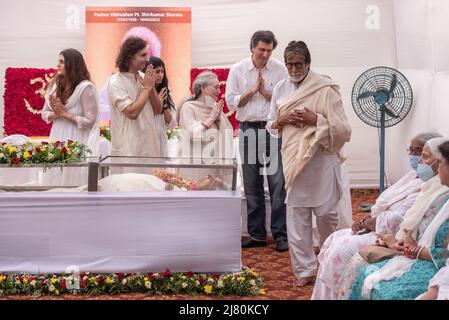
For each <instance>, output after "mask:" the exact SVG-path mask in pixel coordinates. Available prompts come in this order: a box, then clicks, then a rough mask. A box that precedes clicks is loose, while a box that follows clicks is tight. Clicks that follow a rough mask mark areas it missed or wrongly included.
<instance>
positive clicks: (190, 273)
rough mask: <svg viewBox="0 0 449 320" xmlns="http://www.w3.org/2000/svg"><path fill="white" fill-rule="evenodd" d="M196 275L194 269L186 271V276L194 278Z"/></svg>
mask: <svg viewBox="0 0 449 320" xmlns="http://www.w3.org/2000/svg"><path fill="white" fill-rule="evenodd" d="M194 275H195V273H193V272H192V271H189V272H187V273H186V276H187V277H189V278H192V277H193V276H194Z"/></svg>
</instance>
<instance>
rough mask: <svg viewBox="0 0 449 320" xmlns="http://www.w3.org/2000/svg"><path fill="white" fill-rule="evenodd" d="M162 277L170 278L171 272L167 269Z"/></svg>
mask: <svg viewBox="0 0 449 320" xmlns="http://www.w3.org/2000/svg"><path fill="white" fill-rule="evenodd" d="M162 276H163V277H164V278H168V277H170V270H168V269H167V270H166V271H164V272H162Z"/></svg>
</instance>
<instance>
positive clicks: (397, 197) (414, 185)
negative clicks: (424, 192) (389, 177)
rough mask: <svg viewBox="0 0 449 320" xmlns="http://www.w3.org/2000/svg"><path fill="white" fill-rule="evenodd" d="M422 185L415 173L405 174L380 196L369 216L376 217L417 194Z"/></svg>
mask: <svg viewBox="0 0 449 320" xmlns="http://www.w3.org/2000/svg"><path fill="white" fill-rule="evenodd" d="M422 184H423V182H422V181H421V180H420V179H419V178H417V176H416V171H414V170H413V171H410V172H408V173H406V174H405V175H404V176H403V177H402V178H401V179H399V181H397V182H396V183H395V184H393V185H392V186H391V187H389V188H388V189H387V190H385V191H384V192H382V193H381V194H380V196H379V197H378V198H377V200H376V203H375V204H374V205H373V206H372V207H371V216H372V217H373V218H374V217H377V216H378V215H379V214H381V213H382V212H385V211H386V210H388V208H389V207H391V205H393V204H395V203H396V202H398V201H401V200H402V199H404V198H406V197H407V196H408V195H410V194H411V193H415V192H419V191H420V190H421V185H422Z"/></svg>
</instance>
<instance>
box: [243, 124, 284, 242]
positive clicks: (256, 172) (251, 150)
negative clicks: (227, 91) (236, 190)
mask: <svg viewBox="0 0 449 320" xmlns="http://www.w3.org/2000/svg"><path fill="white" fill-rule="evenodd" d="M239 149H240V150H239V151H240V157H241V160H242V173H243V186H244V188H245V196H246V207H247V213H248V233H249V235H250V237H251V238H252V239H254V240H257V241H265V240H266V237H267V230H266V227H265V194H264V174H263V168H264V166H265V167H266V171H267V172H266V175H267V180H268V189H269V191H270V203H271V227H270V228H271V233H272V235H273V238H274V239H275V240H287V224H286V206H285V203H284V202H285V197H286V192H285V180H284V173H283V171H282V158H281V152H280V150H281V140H280V139H277V138H274V137H272V136H271V135H270V134H269V132H268V131H267V130H266V129H265V125H264V122H258V123H250V122H241V123H240V124H239Z"/></svg>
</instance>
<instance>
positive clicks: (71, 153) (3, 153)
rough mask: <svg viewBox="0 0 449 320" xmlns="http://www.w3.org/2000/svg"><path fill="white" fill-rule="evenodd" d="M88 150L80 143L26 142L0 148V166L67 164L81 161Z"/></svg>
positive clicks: (5, 144)
mask: <svg viewBox="0 0 449 320" xmlns="http://www.w3.org/2000/svg"><path fill="white" fill-rule="evenodd" d="M88 152H90V150H89V149H88V148H87V147H86V146H85V145H84V144H82V143H79V142H77V141H73V140H68V141H66V142H62V141H51V142H45V141H42V142H34V143H33V142H27V143H25V144H22V145H12V144H9V143H6V142H3V143H2V144H1V146H0V164H1V163H6V164H8V165H9V166H27V165H31V164H50V163H58V164H60V163H68V162H74V161H79V160H81V158H82V157H84V156H85V155H86V153H88Z"/></svg>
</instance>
